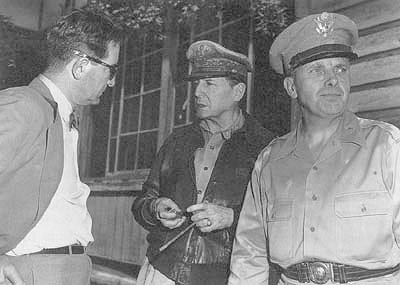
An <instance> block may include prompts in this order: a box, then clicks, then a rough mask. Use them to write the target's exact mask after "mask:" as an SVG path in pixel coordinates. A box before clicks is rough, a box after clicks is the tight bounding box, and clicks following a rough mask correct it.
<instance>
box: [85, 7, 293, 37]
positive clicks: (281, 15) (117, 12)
mask: <svg viewBox="0 0 400 285" xmlns="http://www.w3.org/2000/svg"><path fill="white" fill-rule="evenodd" d="M238 2H247V3H249V0H151V1H144V0H142V1H138V0H91V1H90V2H89V6H88V7H89V9H94V10H101V11H103V12H105V13H106V14H108V15H109V16H110V17H112V18H113V19H114V20H116V21H117V22H119V23H120V24H121V25H122V26H123V27H125V28H126V29H127V30H141V31H143V32H145V33H147V32H149V31H151V32H155V33H157V34H158V35H159V36H161V37H162V36H163V34H164V28H165V26H164V24H165V21H166V19H167V11H168V9H172V10H173V11H174V12H175V15H176V20H177V21H178V23H187V24H191V23H193V22H194V21H195V19H196V18H197V17H198V16H199V15H200V14H201V11H202V10H204V9H210V8H211V9H213V10H214V11H215V17H219V16H220V12H221V11H222V10H223V9H229V6H231V5H236V4H237V3H238ZM285 2H286V1H281V0H253V5H252V7H249V9H251V10H252V11H251V12H252V13H254V15H255V19H256V31H260V32H262V33H264V34H266V35H267V36H271V37H274V36H275V35H276V34H277V33H279V32H280V31H281V30H282V29H283V28H284V27H286V26H287V25H288V24H289V23H290V22H291V19H292V16H291V15H292V13H291V11H290V8H289V7H288V5H287V4H285ZM248 6H249V5H248Z"/></svg>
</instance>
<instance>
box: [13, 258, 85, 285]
mask: <svg viewBox="0 0 400 285" xmlns="http://www.w3.org/2000/svg"><path fill="white" fill-rule="evenodd" d="M8 259H9V261H10V262H11V263H12V264H14V266H15V267H16V268H17V270H18V271H19V273H20V274H21V275H22V278H23V280H24V281H25V283H26V285H90V274H91V271H92V262H91V260H90V258H89V256H88V255H87V254H27V255H21V256H8Z"/></svg>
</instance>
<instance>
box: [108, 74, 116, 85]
mask: <svg viewBox="0 0 400 285" xmlns="http://www.w3.org/2000/svg"><path fill="white" fill-rule="evenodd" d="M114 85H115V76H114V77H113V78H111V79H109V80H108V81H107V86H108V87H114Z"/></svg>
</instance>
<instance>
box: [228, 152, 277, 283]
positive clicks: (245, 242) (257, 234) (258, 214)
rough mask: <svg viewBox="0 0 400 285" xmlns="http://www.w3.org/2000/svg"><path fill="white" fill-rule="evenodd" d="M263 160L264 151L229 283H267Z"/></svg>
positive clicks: (244, 214)
mask: <svg viewBox="0 0 400 285" xmlns="http://www.w3.org/2000/svg"><path fill="white" fill-rule="evenodd" d="M263 160H264V157H263V155H262V154H261V155H260V156H259V158H258V160H257V161H256V163H255V166H254V170H253V173H252V177H251V180H250V182H249V185H248V187H247V191H246V195H245V200H244V203H243V208H242V211H241V213H240V217H239V222H238V226H237V230H236V237H235V240H234V244H233V250H232V256H231V267H230V270H231V273H230V276H229V282H228V284H229V285H237V284H252V285H257V284H268V274H269V266H268V255H267V236H266V232H267V231H266V229H265V226H264V225H265V223H264V218H263V217H264V216H265V211H266V207H265V203H266V198H265V194H264V193H265V190H266V189H264V187H263V185H262V184H261V180H262V179H260V178H261V177H260V175H261V170H262V165H263ZM263 184H264V183H263Z"/></svg>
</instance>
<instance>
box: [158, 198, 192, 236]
mask: <svg viewBox="0 0 400 285" xmlns="http://www.w3.org/2000/svg"><path fill="white" fill-rule="evenodd" d="M154 208H155V211H156V215H157V219H158V220H159V221H160V222H161V224H162V225H163V226H164V227H167V228H169V229H175V228H177V227H179V226H180V225H182V223H183V222H184V221H185V220H186V217H185V216H183V215H181V214H179V213H181V212H182V211H181V209H179V207H178V205H177V204H175V202H174V201H172V200H171V199H169V198H165V197H162V198H158V199H157V200H156V201H155V207H154Z"/></svg>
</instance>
